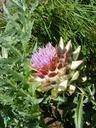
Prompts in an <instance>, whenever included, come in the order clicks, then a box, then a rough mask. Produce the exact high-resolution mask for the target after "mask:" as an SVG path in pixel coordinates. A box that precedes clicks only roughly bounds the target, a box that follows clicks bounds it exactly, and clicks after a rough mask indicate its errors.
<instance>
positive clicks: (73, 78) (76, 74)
mask: <svg viewBox="0 0 96 128" xmlns="http://www.w3.org/2000/svg"><path fill="white" fill-rule="evenodd" d="M78 77H79V71H76V72H75V73H74V74H73V76H72V79H71V81H74V80H77V79H78Z"/></svg>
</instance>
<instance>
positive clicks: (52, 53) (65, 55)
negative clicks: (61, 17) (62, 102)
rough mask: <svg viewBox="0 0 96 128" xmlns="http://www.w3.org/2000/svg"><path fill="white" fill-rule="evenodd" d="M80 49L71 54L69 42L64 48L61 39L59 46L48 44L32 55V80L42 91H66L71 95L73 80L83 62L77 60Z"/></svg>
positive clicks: (73, 87) (76, 76)
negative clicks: (33, 73)
mask: <svg viewBox="0 0 96 128" xmlns="http://www.w3.org/2000/svg"><path fill="white" fill-rule="evenodd" d="M80 50H81V47H80V46H79V47H78V48H77V49H76V50H75V51H74V52H72V44H71V41H68V43H67V45H66V46H65V47H64V42H63V39H62V37H61V38H60V42H59V45H58V46H56V47H53V46H52V44H51V43H48V44H47V45H46V46H45V47H43V48H39V49H38V50H37V51H36V52H34V53H33V55H32V58H31V65H32V67H33V68H34V70H35V75H34V80H35V81H37V82H39V83H40V85H41V86H40V87H41V88H42V89H43V90H48V89H51V88H55V89H56V90H58V91H68V92H69V93H70V94H72V93H73V92H74V91H75V86H74V85H72V82H73V81H74V80H77V78H78V76H79V71H78V70H77V68H78V66H79V65H80V64H81V63H82V62H83V61H82V60H77V59H78V56H79V53H80Z"/></svg>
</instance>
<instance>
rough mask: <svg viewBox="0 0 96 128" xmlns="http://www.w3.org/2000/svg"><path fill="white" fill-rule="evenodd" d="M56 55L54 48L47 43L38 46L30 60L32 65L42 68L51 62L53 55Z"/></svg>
mask: <svg viewBox="0 0 96 128" xmlns="http://www.w3.org/2000/svg"><path fill="white" fill-rule="evenodd" d="M55 55H56V48H55V47H53V46H52V45H51V43H48V44H47V45H46V47H43V48H39V49H38V51H36V52H35V53H33V55H32V58H31V62H32V64H33V66H34V67H36V68H42V67H44V66H46V65H48V64H50V63H51V61H52V59H53V57H54V56H55Z"/></svg>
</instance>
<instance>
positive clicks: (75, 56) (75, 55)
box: [73, 46, 81, 60]
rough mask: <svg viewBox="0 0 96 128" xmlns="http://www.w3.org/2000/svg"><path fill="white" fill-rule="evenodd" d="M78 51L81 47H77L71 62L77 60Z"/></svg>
mask: <svg viewBox="0 0 96 128" xmlns="http://www.w3.org/2000/svg"><path fill="white" fill-rule="evenodd" d="M80 50H81V46H79V47H78V48H77V49H76V50H75V51H74V52H73V60H77V59H78V56H79V53H80Z"/></svg>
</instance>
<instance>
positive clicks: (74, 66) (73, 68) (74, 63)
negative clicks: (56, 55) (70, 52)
mask: <svg viewBox="0 0 96 128" xmlns="http://www.w3.org/2000/svg"><path fill="white" fill-rule="evenodd" d="M82 62H83V61H82V60H78V61H72V64H71V69H72V70H75V69H76V68H78V67H79V65H80V64H82Z"/></svg>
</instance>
